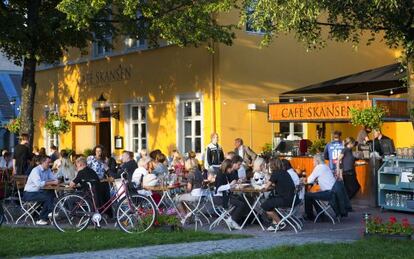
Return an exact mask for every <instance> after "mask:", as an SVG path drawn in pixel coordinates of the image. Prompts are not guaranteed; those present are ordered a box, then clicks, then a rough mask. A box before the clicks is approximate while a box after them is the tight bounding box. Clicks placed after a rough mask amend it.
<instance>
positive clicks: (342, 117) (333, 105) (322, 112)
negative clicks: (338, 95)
mask: <svg viewBox="0 0 414 259" xmlns="http://www.w3.org/2000/svg"><path fill="white" fill-rule="evenodd" d="M371 106H372V103H371V101H368V100H363V101H362V100H361V101H343V102H314V103H312V102H310V103H270V104H269V106H268V119H269V121H270V122H290V121H296V122H308V121H314V122H319V121H349V120H350V118H351V113H350V109H351V108H358V109H364V108H368V107H371Z"/></svg>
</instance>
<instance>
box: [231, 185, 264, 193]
mask: <svg viewBox="0 0 414 259" xmlns="http://www.w3.org/2000/svg"><path fill="white" fill-rule="evenodd" d="M231 191H232V192H242V193H261V192H262V190H261V189H256V188H254V187H253V186H251V185H249V186H245V187H239V186H236V188H234V189H232V190H231Z"/></svg>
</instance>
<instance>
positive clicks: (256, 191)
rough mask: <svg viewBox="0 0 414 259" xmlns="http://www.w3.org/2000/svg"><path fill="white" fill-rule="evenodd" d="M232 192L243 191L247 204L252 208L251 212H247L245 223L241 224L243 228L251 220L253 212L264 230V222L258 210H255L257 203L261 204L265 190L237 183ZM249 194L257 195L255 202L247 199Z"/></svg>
mask: <svg viewBox="0 0 414 259" xmlns="http://www.w3.org/2000/svg"><path fill="white" fill-rule="evenodd" d="M232 192H235V193H241V194H242V196H243V198H244V200H245V201H246V203H247V205H248V206H249V208H250V212H249V214H247V217H246V219H245V220H244V221H243V224H242V225H241V228H244V226H245V225H246V223H247V220H249V217H250V215H251V214H253V216H254V218H255V219H256V220H257V222H258V223H259V225H260V227H261V228H262V230H263V231H264V230H265V228H264V227H263V224H262V222H261V221H260V218H259V216H258V215H257V213H256V211H255V210H254V209H255V208H256V207H257V205H258V204H259V201H260V199H261V198H262V197H263V195H264V194H263V192H262V191H261V190H260V189H255V188H253V187H252V186H246V187H244V188H243V187H241V186H240V185H237V186H236V188H235V189H232ZM247 194H250V195H252V196H253V195H257V198H256V200H254V202H253V203H250V202H249V199H247Z"/></svg>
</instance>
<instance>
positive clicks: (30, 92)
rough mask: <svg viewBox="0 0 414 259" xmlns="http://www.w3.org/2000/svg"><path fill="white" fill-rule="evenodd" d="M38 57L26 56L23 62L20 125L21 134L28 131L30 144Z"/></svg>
mask: <svg viewBox="0 0 414 259" xmlns="http://www.w3.org/2000/svg"><path fill="white" fill-rule="evenodd" d="M35 74H36V59H35V58H34V57H33V58H25V59H24V63H23V76H22V85H21V86H22V101H21V111H20V116H21V118H22V123H21V125H20V134H22V133H26V134H29V136H30V146H32V144H33V136H34V123H33V109H34V98H35V93H36V81H35Z"/></svg>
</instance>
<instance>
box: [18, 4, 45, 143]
mask: <svg viewBox="0 0 414 259" xmlns="http://www.w3.org/2000/svg"><path fill="white" fill-rule="evenodd" d="M40 5H41V0H29V1H27V20H26V21H27V34H28V41H29V42H30V44H29V47H28V49H27V54H26V55H25V58H24V61H23V75H22V85H21V86H22V102H21V111H20V115H21V118H22V122H21V125H20V134H22V133H26V134H28V135H29V136H30V141H29V143H30V147H32V146H33V136H34V123H33V109H34V98H35V93H36V79H35V75H36V65H37V60H36V53H37V50H38V47H39V41H40V39H39V33H38V31H39V8H40Z"/></svg>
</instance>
